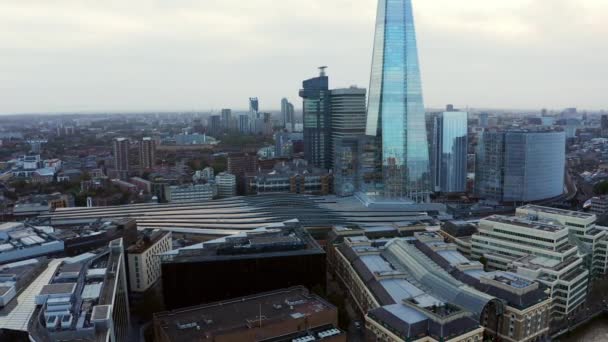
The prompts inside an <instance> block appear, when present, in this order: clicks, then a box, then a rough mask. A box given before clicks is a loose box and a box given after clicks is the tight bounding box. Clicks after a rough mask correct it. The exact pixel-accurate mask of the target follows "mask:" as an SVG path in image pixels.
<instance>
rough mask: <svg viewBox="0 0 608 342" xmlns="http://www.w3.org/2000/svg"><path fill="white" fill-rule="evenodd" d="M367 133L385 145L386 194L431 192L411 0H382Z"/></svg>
mask: <svg viewBox="0 0 608 342" xmlns="http://www.w3.org/2000/svg"><path fill="white" fill-rule="evenodd" d="M366 134H367V135H372V136H376V137H378V143H379V144H381V147H382V148H381V150H382V158H381V159H382V177H383V189H382V192H383V195H384V196H385V197H389V198H409V199H412V200H414V201H416V202H423V201H426V200H427V199H428V195H429V193H430V166H429V151H428V141H427V132H426V123H425V111H424V102H423V98H422V86H421V80H420V68H419V64H418V49H417V46H416V31H415V28H414V17H413V13H412V3H411V0H379V1H378V14H377V19H376V33H375V39H374V53H373V60H372V70H371V79H370V87H369V103H368V113H367V127H366Z"/></svg>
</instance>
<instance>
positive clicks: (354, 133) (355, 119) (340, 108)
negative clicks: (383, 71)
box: [330, 86, 366, 161]
mask: <svg viewBox="0 0 608 342" xmlns="http://www.w3.org/2000/svg"><path fill="white" fill-rule="evenodd" d="M330 96H331V101H330V103H331V142H332V161H333V160H335V158H336V150H335V146H336V145H337V144H338V140H340V139H344V138H357V137H360V136H362V135H365V124H366V110H365V89H363V88H357V87H355V86H353V87H350V88H344V89H332V90H331V91H330Z"/></svg>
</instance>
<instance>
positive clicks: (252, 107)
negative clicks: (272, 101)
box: [249, 97, 260, 120]
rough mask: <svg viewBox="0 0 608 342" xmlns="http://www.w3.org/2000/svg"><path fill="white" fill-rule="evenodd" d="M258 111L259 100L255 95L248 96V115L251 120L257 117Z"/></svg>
mask: <svg viewBox="0 0 608 342" xmlns="http://www.w3.org/2000/svg"><path fill="white" fill-rule="evenodd" d="M259 111H260V101H259V100H258V98H257V97H250V98H249V116H250V117H251V119H252V120H255V119H257V118H258V113H259Z"/></svg>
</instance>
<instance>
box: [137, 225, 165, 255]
mask: <svg viewBox="0 0 608 342" xmlns="http://www.w3.org/2000/svg"><path fill="white" fill-rule="evenodd" d="M169 234H170V232H167V231H163V230H160V229H144V230H141V231H139V238H138V240H137V242H136V243H135V244H134V245H132V246H129V248H128V249H127V251H128V252H129V253H133V254H141V253H143V252H145V251H147V250H148V249H149V248H150V247H152V246H154V244H155V243H157V242H158V241H159V240H161V239H162V238H164V237H165V236H167V235H169Z"/></svg>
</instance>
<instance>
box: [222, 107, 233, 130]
mask: <svg viewBox="0 0 608 342" xmlns="http://www.w3.org/2000/svg"><path fill="white" fill-rule="evenodd" d="M231 124H232V110H231V109H227V108H225V109H222V128H224V129H231V128H232V127H230V126H231Z"/></svg>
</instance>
